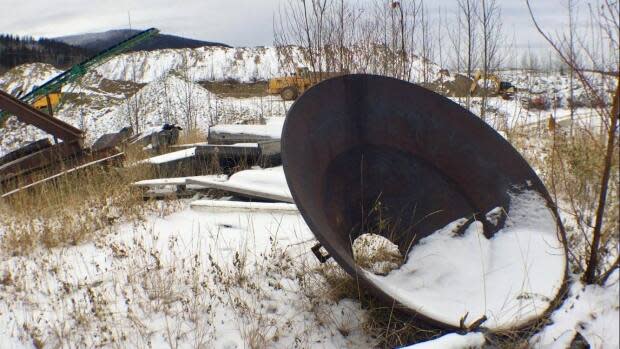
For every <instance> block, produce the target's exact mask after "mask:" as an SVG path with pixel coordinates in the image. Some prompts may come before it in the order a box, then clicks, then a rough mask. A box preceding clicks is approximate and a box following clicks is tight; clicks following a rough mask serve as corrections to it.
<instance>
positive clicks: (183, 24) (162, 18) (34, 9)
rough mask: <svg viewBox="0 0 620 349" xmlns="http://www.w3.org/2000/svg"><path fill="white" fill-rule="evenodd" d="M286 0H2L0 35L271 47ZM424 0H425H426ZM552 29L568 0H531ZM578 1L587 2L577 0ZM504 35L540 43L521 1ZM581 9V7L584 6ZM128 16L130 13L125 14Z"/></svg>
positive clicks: (438, 2) (507, 17) (452, 0)
mask: <svg viewBox="0 0 620 349" xmlns="http://www.w3.org/2000/svg"><path fill="white" fill-rule="evenodd" d="M286 1H290V0H177V1H174V0H105V1H104V0H90V1H87V0H56V1H50V0H45V1H43V0H0V2H1V3H2V6H1V7H2V11H0V33H12V34H18V35H31V36H34V37H40V36H45V37H56V36H63V35H71V34H80V33H87V32H100V31H106V30H109V29H118V28H128V27H129V18H128V17H131V25H132V27H133V28H140V29H146V28H149V27H157V28H159V29H160V30H161V31H162V32H163V33H166V34H174V35H180V36H185V37H190V38H194V39H202V40H207V41H219V42H224V43H227V44H229V45H233V46H259V45H270V44H272V42H273V24H272V23H273V14H274V12H276V11H277V10H278V6H279V5H280V4H282V3H284V2H286ZM424 1H427V0H424ZM531 2H532V3H533V7H534V9H535V11H536V13H537V16H538V17H539V18H540V22H541V23H543V24H544V26H545V27H546V28H548V29H550V30H552V31H556V30H558V29H561V28H562V25H563V23H565V22H566V13H567V11H566V6H565V3H566V0H531ZM581 2H582V4H585V3H586V0H582V1H581ZM499 3H500V6H501V7H502V14H503V18H504V31H505V34H506V35H507V36H508V37H510V40H512V37H513V33H514V37H515V41H516V43H517V45H519V46H520V47H527V46H528V45H530V46H531V47H541V46H544V44H543V42H542V39H541V37H540V35H538V33H537V32H535V30H534V28H533V26H532V23H531V20H530V18H529V14H528V13H527V8H526V6H525V1H524V0H499ZM426 6H428V8H429V9H431V10H432V9H435V11H436V9H437V8H439V7H441V8H443V11H445V12H446V13H451V12H454V11H455V8H456V0H432V1H427V2H426ZM583 6H584V7H585V5H583ZM128 14H130V16H128Z"/></svg>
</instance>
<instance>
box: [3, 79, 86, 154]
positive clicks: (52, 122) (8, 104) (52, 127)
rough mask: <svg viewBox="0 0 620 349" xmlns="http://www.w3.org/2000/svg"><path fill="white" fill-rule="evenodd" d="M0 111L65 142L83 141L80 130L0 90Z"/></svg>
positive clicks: (80, 142)
mask: <svg viewBox="0 0 620 349" xmlns="http://www.w3.org/2000/svg"><path fill="white" fill-rule="evenodd" d="M0 110H2V111H5V112H8V113H11V114H14V115H15V116H16V117H17V119H19V120H20V121H22V122H25V123H27V124H30V125H32V126H35V127H38V128H40V129H41V130H43V131H45V132H47V133H49V134H51V135H53V136H55V137H57V138H59V139H62V140H63V141H65V142H77V143H79V144H80V145H82V143H83V141H84V133H83V132H82V130H80V129H78V128H76V127H73V126H71V125H69V124H67V123H66V122H64V121H61V120H59V119H56V118H53V117H51V116H49V115H47V114H45V113H43V112H42V111H40V110H37V109H35V108H33V107H32V106H30V105H28V104H26V103H24V102H22V101H20V100H19V99H17V98H15V97H13V96H11V95H10V94H8V93H6V92H4V91H2V90H0Z"/></svg>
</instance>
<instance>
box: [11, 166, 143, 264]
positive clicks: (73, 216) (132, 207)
mask: <svg viewBox="0 0 620 349" xmlns="http://www.w3.org/2000/svg"><path fill="white" fill-rule="evenodd" d="M151 172H152V170H151V169H149V168H148V167H144V166H136V167H131V168H115V167H102V166H93V167H89V168H84V169H81V170H79V171H76V172H73V173H70V174H67V175H64V176H61V177H59V178H57V179H55V180H53V181H49V182H46V183H43V184H40V185H38V186H34V187H32V188H31V189H28V190H23V191H21V192H18V193H16V194H14V195H12V196H9V197H8V198H6V199H2V201H0V207H1V208H2V210H1V213H0V222H1V223H2V225H3V226H4V227H5V228H4V229H5V231H4V234H3V235H2V238H1V240H0V245H1V248H2V250H3V251H4V252H5V253H7V254H13V255H18V254H27V253H28V252H30V251H32V250H33V249H35V248H37V247H39V246H44V247H47V248H53V247H57V246H62V245H77V244H79V243H82V242H84V241H88V240H91V239H93V238H95V237H96V236H95V233H97V232H99V233H101V232H104V231H105V228H106V227H109V226H111V225H112V224H113V223H114V222H116V221H119V220H130V219H136V218H140V217H142V215H143V213H144V207H143V200H142V193H141V192H140V191H139V190H137V189H135V188H132V187H131V186H130V185H129V184H130V183H132V182H134V181H136V180H140V179H144V178H148V177H149V176H150V173H151ZM46 175H49V174H40V176H41V177H45V176H46Z"/></svg>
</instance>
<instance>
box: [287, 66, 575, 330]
mask: <svg viewBox="0 0 620 349" xmlns="http://www.w3.org/2000/svg"><path fill="white" fill-rule="evenodd" d="M282 158H283V165H284V171H285V175H286V180H287V182H288V185H289V188H290V190H291V193H292V195H293V198H294V200H295V203H296V204H297V206H298V207H299V210H300V212H301V214H302V216H303V218H304V220H305V221H306V223H307V224H308V226H309V227H310V229H311V230H312V232H313V233H314V235H315V236H316V238H317V239H318V240H319V242H320V243H321V244H322V245H323V246H324V247H325V249H326V250H327V251H328V252H329V254H330V255H331V256H332V257H333V258H334V259H335V260H336V261H337V262H338V263H339V264H340V265H341V266H342V267H343V268H344V269H345V270H346V271H347V272H348V273H349V274H351V275H353V276H355V277H356V278H358V280H359V281H360V283H361V285H362V286H363V287H365V288H366V289H368V290H370V291H371V292H373V293H374V294H375V295H377V296H378V297H380V298H382V299H384V300H385V301H386V302H387V303H388V304H389V305H392V304H398V302H397V301H396V300H395V299H394V298H392V297H390V296H389V295H388V294H387V293H385V292H383V291H382V290H381V289H379V288H377V287H375V285H374V284H373V283H372V282H370V281H369V280H368V279H367V278H366V277H365V276H364V274H363V273H360V268H359V266H357V265H356V263H355V261H354V258H353V254H352V247H351V246H352V241H354V240H355V238H356V237H358V236H359V235H361V234H363V233H365V232H368V231H369V230H370V229H373V230H376V227H377V226H378V225H381V224H382V222H388V224H389V225H390V229H389V231H388V230H382V231H381V232H380V234H381V235H384V236H385V237H387V238H388V239H390V240H391V241H392V242H393V243H395V244H396V245H397V246H398V248H399V250H400V251H401V253H402V254H403V255H406V252H407V251H408V250H409V248H410V247H411V245H414V244H416V243H417V242H418V241H419V240H420V239H422V238H424V237H426V236H428V235H429V234H432V233H433V232H435V231H436V230H438V229H440V228H442V227H444V226H445V225H446V224H448V223H450V222H453V221H454V220H456V219H459V218H462V217H469V218H470V219H476V220H478V221H481V222H482V223H483V226H484V235H485V236H486V237H487V238H490V237H492V236H493V234H494V233H495V232H497V231H498V229H501V228H502V226H503V221H500V222H499V223H497V222H494V223H495V224H496V225H494V224H491V223H490V222H487V220H486V218H485V215H484V214H481V213H485V212H488V211H490V210H492V209H493V208H495V207H498V206H501V207H505V208H507V207H509V206H510V197H509V195H508V192H509V191H510V190H511V188H514V187H518V186H527V187H528V188H529V189H532V190H535V191H537V192H538V193H539V194H540V195H541V196H542V197H543V198H544V200H546V201H547V206H548V207H549V208H550V209H551V210H552V211H553V213H554V214H555V217H557V211H556V209H555V206H554V205H553V203H552V201H551V198H550V197H549V194H548V192H547V190H546V189H545V187H544V185H543V183H542V182H541V180H540V179H539V178H538V176H537V175H536V173H535V172H534V171H533V170H532V168H531V167H530V166H529V165H528V163H527V162H526V161H525V160H524V159H523V158H522V157H521V156H520V155H519V153H518V152H517V151H516V150H515V149H514V148H513V147H512V146H511V145H510V144H509V143H508V142H507V141H506V140H505V139H504V138H503V137H502V136H501V135H499V134H498V133H497V132H496V131H495V130H493V129H492V128H491V127H490V126H488V125H487V124H486V123H485V122H483V121H481V120H480V119H479V118H478V117H477V116H475V115H473V114H472V113H470V112H469V111H467V110H466V109H464V108H462V107H461V106H459V105H458V104H456V103H454V102H452V101H450V100H449V99H447V98H445V97H443V96H441V95H438V94H436V93H434V92H431V91H429V90H427V89H424V88H422V87H420V86H417V85H414V84H411V83H408V82H405V81H401V80H397V79H392V78H387V77H380V76H373V75H346V76H342V77H336V78H332V79H329V80H325V81H323V82H321V83H319V84H317V85H315V86H314V87H312V88H310V89H309V90H308V91H306V92H305V93H304V94H303V95H302V96H301V97H300V98H299V99H298V100H297V101H296V102H295V103H294V104H293V105H292V107H291V108H290V110H289V112H288V114H287V117H286V121H285V123H284V128H283V131H282ZM377 207H379V209H377ZM553 219H554V220H556V221H557V224H558V228H559V230H560V234H561V236H562V238H561V239H562V244H564V245H565V237H564V230H563V228H562V225H561V222H560V221H559V220H557V218H553ZM373 232H374V231H373ZM401 308H403V310H404V311H406V312H409V313H411V314H414V315H417V316H418V319H420V320H422V321H423V322H426V323H429V324H431V325H435V326H440V327H444V328H453V327H454V326H451V325H448V324H445V323H442V322H440V321H436V320H435V319H432V318H428V317H425V316H424V315H422V314H419V313H416V312H415V311H414V310H412V309H408V308H407V307H403V306H402V305H401Z"/></svg>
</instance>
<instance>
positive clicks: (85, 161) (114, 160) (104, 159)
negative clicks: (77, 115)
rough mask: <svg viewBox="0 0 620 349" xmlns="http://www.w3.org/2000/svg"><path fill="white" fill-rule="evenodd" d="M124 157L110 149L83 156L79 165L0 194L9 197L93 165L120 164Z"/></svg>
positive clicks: (2, 196) (122, 154) (1, 196)
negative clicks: (111, 151)
mask: <svg viewBox="0 0 620 349" xmlns="http://www.w3.org/2000/svg"><path fill="white" fill-rule="evenodd" d="M124 158H125V154H124V153H118V152H117V153H112V154H110V153H109V151H108V150H106V151H102V152H98V153H94V154H90V155H89V156H88V157H84V158H82V159H81V162H80V164H79V165H74V167H71V168H68V169H64V170H61V171H59V172H57V173H55V174H53V175H51V176H49V177H45V178H42V179H39V180H36V181H34V182H32V183H28V184H25V185H22V186H19V187H17V188H15V189H13V190H10V191H8V192H6V193H2V195H0V198H3V199H4V198H8V197H10V196H11V195H14V194H17V193H19V192H21V191H24V190H29V189H32V188H34V187H36V186H38V185H41V184H43V183H47V182H51V181H54V180H56V179H58V178H60V177H62V176H65V175H68V174H70V173H74V172H78V171H81V170H84V169H86V168H89V167H92V166H106V165H118V164H120V163H121V162H122V161H123V160H124Z"/></svg>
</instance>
